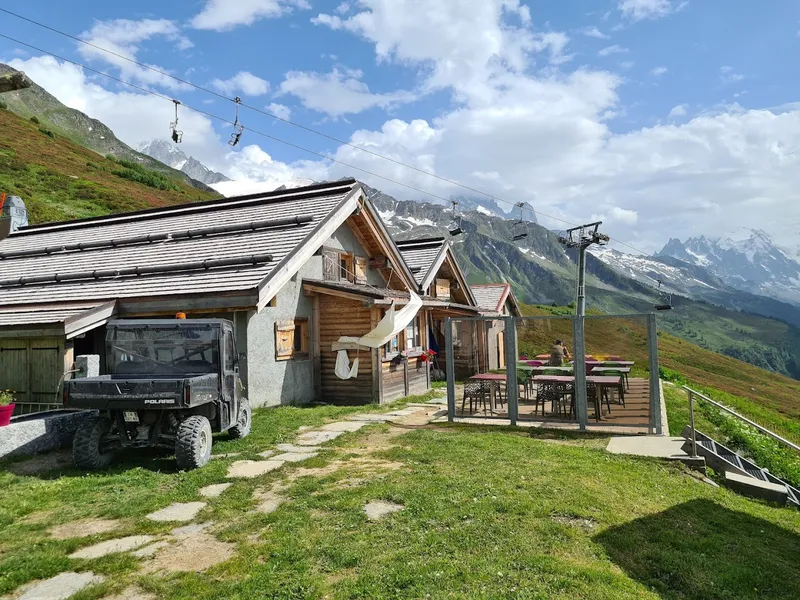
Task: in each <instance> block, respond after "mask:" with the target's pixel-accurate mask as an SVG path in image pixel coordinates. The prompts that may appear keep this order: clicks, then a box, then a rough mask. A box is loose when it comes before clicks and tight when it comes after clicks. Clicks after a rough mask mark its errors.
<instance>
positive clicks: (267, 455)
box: [258, 450, 275, 458]
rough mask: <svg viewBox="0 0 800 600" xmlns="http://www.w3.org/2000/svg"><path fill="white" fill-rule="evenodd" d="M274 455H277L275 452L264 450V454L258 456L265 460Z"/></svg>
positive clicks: (260, 453)
mask: <svg viewBox="0 0 800 600" xmlns="http://www.w3.org/2000/svg"><path fill="white" fill-rule="evenodd" d="M273 454H275V450H264V451H263V452H259V453H258V455H259V456H261V457H263V458H269V457H270V456H272V455H273Z"/></svg>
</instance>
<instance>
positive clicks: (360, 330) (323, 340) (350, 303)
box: [319, 294, 378, 404]
mask: <svg viewBox="0 0 800 600" xmlns="http://www.w3.org/2000/svg"><path fill="white" fill-rule="evenodd" d="M371 329H372V312H371V310H370V309H369V308H366V307H364V306H363V304H362V303H361V302H359V301H357V300H350V299H347V298H340V297H337V296H328V295H325V294H321V295H320V296H319V345H320V346H319V350H320V384H321V385H320V388H321V391H322V398H320V400H321V401H322V402H330V403H332V404H370V403H372V402H377V401H378V398H377V397H375V396H374V392H373V362H374V361H373V357H372V353H373V352H377V350H372V351H368V350H362V351H361V352H360V353H358V354H356V351H355V350H349V351H348V352H347V354H348V356H349V358H350V362H351V364H352V361H353V360H355V358H356V356H358V357H359V369H358V377H356V378H355V379H339V378H338V377H337V376H336V373H335V368H336V354H337V353H336V352H332V351H331V344H333V343H334V342H337V341H339V338H340V337H341V336H343V335H346V336H352V337H361V336H362V335H364V334H365V333H368V332H369V331H370V330H371Z"/></svg>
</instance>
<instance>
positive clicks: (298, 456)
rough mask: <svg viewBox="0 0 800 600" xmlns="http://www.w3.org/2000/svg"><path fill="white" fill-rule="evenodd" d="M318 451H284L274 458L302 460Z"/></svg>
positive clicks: (289, 460)
mask: <svg viewBox="0 0 800 600" xmlns="http://www.w3.org/2000/svg"><path fill="white" fill-rule="evenodd" d="M317 454H319V452H284V453H283V454H279V455H278V456H276V457H275V460H282V461H284V462H290V463H295V462H302V461H304V460H308V459H309V458H314V457H315V456H317Z"/></svg>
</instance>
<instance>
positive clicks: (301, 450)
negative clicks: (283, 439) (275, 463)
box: [275, 444, 319, 454]
mask: <svg viewBox="0 0 800 600" xmlns="http://www.w3.org/2000/svg"><path fill="white" fill-rule="evenodd" d="M275 447H276V448H277V449H278V450H280V451H281V452H296V453H298V454H310V453H311V452H317V451H318V450H319V448H309V447H308V446H296V445H295V444H278V445H277V446H275Z"/></svg>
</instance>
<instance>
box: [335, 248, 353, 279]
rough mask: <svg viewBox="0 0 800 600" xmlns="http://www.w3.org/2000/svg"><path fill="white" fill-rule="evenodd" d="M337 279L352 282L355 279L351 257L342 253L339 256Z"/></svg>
mask: <svg viewBox="0 0 800 600" xmlns="http://www.w3.org/2000/svg"><path fill="white" fill-rule="evenodd" d="M339 279H340V280H341V281H350V282H352V281H353V280H354V279H355V270H354V266H353V255H352V254H345V253H344V252H342V253H341V254H340V255H339Z"/></svg>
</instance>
